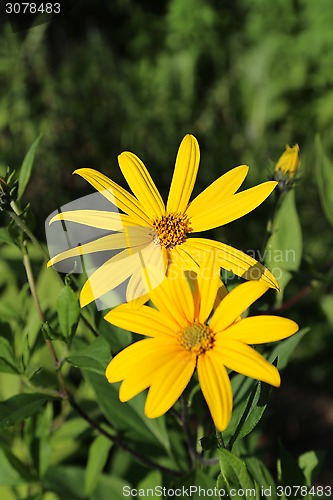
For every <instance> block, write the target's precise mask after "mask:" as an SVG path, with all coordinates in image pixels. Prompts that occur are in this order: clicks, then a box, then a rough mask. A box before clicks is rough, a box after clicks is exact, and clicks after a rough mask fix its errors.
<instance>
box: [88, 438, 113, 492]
mask: <svg viewBox="0 0 333 500" xmlns="http://www.w3.org/2000/svg"><path fill="white" fill-rule="evenodd" d="M111 446H112V443H111V441H110V440H109V439H107V438H106V437H105V436H97V438H96V439H95V440H94V442H93V443H92V444H91V446H90V448H89V455H88V463H87V468H86V474H85V478H84V491H85V494H86V496H90V495H91V494H92V493H93V491H94V490H95V489H96V486H97V482H98V480H99V477H100V475H101V472H102V470H103V468H104V466H105V464H106V461H107V458H108V455H109V451H110V448H111Z"/></svg>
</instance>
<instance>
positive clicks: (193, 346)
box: [178, 323, 215, 356]
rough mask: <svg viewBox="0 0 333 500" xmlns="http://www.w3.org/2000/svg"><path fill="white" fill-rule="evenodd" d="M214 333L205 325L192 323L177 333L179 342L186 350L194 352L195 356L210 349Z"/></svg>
mask: <svg viewBox="0 0 333 500" xmlns="http://www.w3.org/2000/svg"><path fill="white" fill-rule="evenodd" d="M214 338H215V334H214V332H212V330H211V329H210V328H209V326H207V325H203V324H201V323H192V325H189V326H187V327H186V328H184V330H182V331H181V332H180V334H179V338H178V340H179V343H180V345H181V346H183V347H184V349H186V350H187V351H191V352H193V353H195V354H196V355H197V356H198V355H199V354H202V353H204V352H206V351H209V350H210V349H212V347H213V345H214Z"/></svg>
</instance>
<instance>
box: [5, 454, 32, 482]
mask: <svg viewBox="0 0 333 500" xmlns="http://www.w3.org/2000/svg"><path fill="white" fill-rule="evenodd" d="M25 482H26V479H24V478H23V477H22V476H21V475H20V474H19V472H18V471H17V470H16V467H15V466H13V465H12V464H11V462H10V461H9V460H8V456H7V455H6V453H5V452H4V451H3V450H1V449H0V486H17V485H19V484H22V483H25Z"/></svg>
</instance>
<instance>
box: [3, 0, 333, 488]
mask: <svg viewBox="0 0 333 500" xmlns="http://www.w3.org/2000/svg"><path fill="white" fill-rule="evenodd" d="M2 16H3V20H4V19H5V18H4V14H2ZM332 23H333V4H332V2H331V0H320V1H318V2H314V1H312V0H294V1H287V0H276V1H275V2H267V1H264V0H252V1H249V0H237V1H234V2H227V1H221V0H211V1H209V2H206V1H204V0H168V1H166V2H154V1H152V0H142V1H140V2H139V1H134V0H113V1H112V2H111V1H109V2H104V3H102V2H100V3H99V4H98V6H97V4H94V3H93V2H87V1H83V0H81V1H80V2H79V3H78V4H77V5H76V7H75V8H73V9H72V10H70V11H69V12H67V13H66V14H64V15H62V16H59V17H55V18H54V19H53V20H52V21H51V22H49V23H45V24H41V25H39V26H37V27H34V28H32V29H30V30H26V31H21V32H13V30H12V26H11V24H10V23H9V22H8V21H6V20H5V22H3V23H2V25H1V28H0V88H1V94H0V174H1V175H2V176H4V175H5V173H6V169H7V166H9V167H10V170H11V171H12V170H16V172H18V171H19V168H20V165H21V163H22V160H23V158H24V156H25V154H26V152H27V151H28V149H29V148H30V146H31V144H32V143H33V141H34V140H35V139H36V138H37V137H38V136H39V135H40V134H42V139H41V140H40V143H39V145H38V147H37V150H36V155H35V162H34V170H33V172H32V176H31V178H30V182H29V184H28V186H27V189H26V191H25V193H24V197H23V200H22V206H25V205H26V204H27V203H28V202H29V203H30V205H31V209H32V213H33V215H34V222H33V228H34V229H33V230H34V233H35V234H36V235H37V237H38V239H39V240H40V241H41V242H42V243H43V242H45V229H44V221H45V218H46V217H47V216H48V215H49V213H51V212H52V211H54V210H55V209H56V208H57V207H58V206H60V205H61V204H64V203H66V202H69V201H71V200H73V199H75V198H77V197H80V196H83V195H84V194H88V193H90V192H91V189H90V188H89V186H87V185H86V184H85V183H84V181H82V179H80V178H76V176H72V175H71V174H72V171H73V170H75V169H76V168H81V167H93V168H96V169H98V170H101V171H102V172H104V173H106V174H107V175H109V176H110V177H112V178H113V179H114V180H116V181H117V182H119V183H121V184H123V185H124V181H123V179H122V178H121V175H120V172H119V168H118V166H117V159H116V158H117V155H118V154H119V153H120V152H121V151H123V150H129V151H133V152H135V153H136V154H137V155H138V156H139V157H140V158H141V159H142V160H143V161H144V162H145V164H146V165H147V166H148V168H149V170H150V172H151V174H152V176H153V178H155V179H156V183H157V184H158V187H159V188H160V189H161V192H162V194H164V195H165V194H166V192H167V189H168V186H169V182H170V178H171V173H172V168H173V163H174V157H175V153H176V150H177V147H178V145H179V143H180V140H181V139H182V137H183V136H184V135H185V134H186V133H193V134H194V135H195V136H196V137H197V138H198V140H199V144H200V147H201V158H202V160H201V170H200V171H199V177H198V182H197V185H196V192H199V191H200V190H201V189H203V188H204V187H206V186H207V185H208V184H209V183H210V182H211V181H213V180H214V179H215V178H217V177H218V176H219V175H221V173H223V172H225V171H226V170H228V169H230V168H231V167H233V166H236V165H239V164H243V163H245V164H248V165H250V174H249V176H248V178H247V180H246V183H245V187H249V186H252V185H254V184H255V183H257V182H260V181H264V180H266V179H269V178H271V177H272V175H273V169H274V163H275V162H276V161H277V159H278V157H279V156H280V154H281V153H282V152H283V150H284V146H285V144H287V143H289V144H290V145H293V144H295V143H298V144H299V146H300V152H301V171H300V176H299V179H298V181H297V184H296V187H295V195H296V206H297V211H298V216H299V219H300V222H301V226H302V233H303V257H302V262H301V264H300V268H299V269H298V270H296V271H293V273H292V274H293V279H292V281H290V282H289V284H288V285H287V286H286V289H285V291H284V296H283V303H284V304H286V305H285V309H284V311H286V315H288V317H290V318H292V319H295V320H296V321H297V322H298V323H299V324H300V326H301V327H302V328H304V327H310V331H309V333H308V334H307V335H305V336H304V338H303V339H302V341H301V343H300V344H299V345H298V347H297V349H296V350H295V351H294V355H293V357H292V360H291V362H290V364H289V365H288V367H287V368H286V370H285V371H284V373H283V386H282V388H281V389H280V390H279V391H274V392H273V395H272V401H271V406H270V407H269V408H270V411H269V412H267V413H266V415H265V418H264V420H263V422H262V425H261V430H262V433H263V434H262V435H263V436H264V437H262V438H261V439H262V441H261V444H263V443H264V445H265V446H264V448H265V452H264V453H265V460H266V464H267V465H268V466H269V467H270V468H271V469H272V470H273V469H274V467H275V462H276V454H277V448H278V438H277V437H276V436H280V438H281V441H282V443H283V444H284V445H285V446H286V447H287V448H288V450H289V451H290V452H291V453H293V454H294V455H295V456H296V455H299V454H300V453H303V452H305V451H307V450H309V449H326V451H327V455H326V462H325V463H324V466H323V469H322V472H321V475H320V476H319V479H318V481H319V483H318V484H333V476H332V471H331V470H330V468H329V466H328V464H329V462H330V460H332V458H333V455H332V443H333V396H332V384H331V380H332V376H333V368H332V362H331V360H332V352H333V336H332V329H333V312H332V311H333V297H332V289H333V273H332V261H331V259H332V247H333V235H332V225H331V223H332V219H333V216H332V206H333V199H332V195H329V192H330V193H332V192H333V189H332V191H329V192H328V187H329V186H330V185H331V184H330V183H332V177H333V166H332V163H331V162H330V160H329V158H333V142H332V137H333V72H332V58H333V31H332ZM318 135H319V136H320V137H321V143H320V142H319V139H318V138H317V142H316V140H315V138H316V136H317V137H318ZM321 144H322V145H323V147H322V146H321ZM323 151H325V152H326V153H325V154H326V156H323V155H324V153H323ZM323 163H324V164H325V167H324V168H325V170H324V172H325V173H324V174H322V172H323V170H322V165H323ZM322 175H324V176H325V177H324V182H322ZM318 179H319V182H318ZM268 206H269V204H268V205H265V206H263V207H260V208H259V209H257V210H256V211H255V212H253V213H251V214H250V215H248V216H247V217H246V223H245V219H243V220H241V221H236V222H234V223H232V224H230V225H229V226H228V227H226V228H223V230H222V229H219V230H217V231H216V232H215V233H212V236H214V237H217V238H218V239H221V238H222V239H223V241H226V242H232V244H233V245H234V246H236V247H238V248H240V249H242V250H244V251H246V250H250V249H260V248H261V247H262V242H263V240H264V238H265V227H266V224H267V220H268V216H267V210H268V208H267V207H268ZM0 221H1V223H2V226H3V228H2V229H1V241H2V243H1V244H0V245H1V246H0V287H1V293H2V295H1V302H0V325H1V330H0V334H1V338H2V339H5V340H3V342H2V343H3V352H4V350H6V349H10V353H12V354H13V366H14V368H13V367H12V368H10V367H9V368H8V359H7V358H8V356H7V354H6V356H5V358H6V359H7V364H6V363H5V362H4V363H3V364H4V365H6V367H7V368H6V369H5V368H1V371H2V373H1V375H0V381H1V386H0V396H1V400H6V399H8V398H10V397H12V396H14V395H16V394H18V393H19V392H20V391H22V390H23V387H26V386H25V385H24V384H28V386H29V377H30V375H31V374H30V375H29V377H28V376H26V378H25V379H24V380H23V381H22V376H21V375H19V374H18V373H16V372H15V370H16V368H15V366H16V362H17V361H14V357H15V359H16V360H19V363H21V368H22V366H23V365H24V363H27V364H29V366H30V369H31V371H33V369H36V370H37V369H39V368H40V367H41V368H42V369H41V371H40V372H39V373H37V374H36V375H35V377H36V378H34V383H35V384H40V383H41V379H43V380H42V382H43V384H42V385H44V384H46V385H48V387H49V388H50V389H54V390H55V389H56V388H57V387H58V385H57V380H56V378H55V374H54V369H53V368H52V364H51V361H49V360H48V359H47V356H48V355H47V351H46V348H45V347H43V342H44V341H43V335H42V333H41V331H40V318H39V317H38V315H37V312H36V311H35V310H34V308H33V303H32V299H31V297H30V292H29V289H28V287H27V285H26V283H25V282H26V278H25V270H24V267H23V264H22V256H21V253H20V251H19V250H18V249H17V247H15V246H14V245H10V244H8V241H7V240H8V237H7V236H6V234H7V233H6V231H7V230H6V229H5V227H4V226H5V225H6V224H7V222H8V220H7V218H6V214H5V213H4V212H0ZM6 238H7V239H6ZM30 256H31V260H32V263H33V272H34V273H35V276H36V278H38V292H39V295H40V298H41V302H42V306H43V310H44V312H45V314H46V319H47V320H48V321H49V323H50V324H56V317H55V312H54V310H55V309H54V304H55V303H56V302H57V300H58V294H59V290H60V285H59V283H58V281H57V279H56V277H55V275H54V273H53V271H52V270H46V269H45V263H44V262H43V261H42V260H41V258H40V256H39V254H38V252H37V251H36V250H35V249H34V248H33V247H31V250H30ZM74 288H75V286H74ZM295 296H296V299H295ZM89 312H90V313H91V315H94V313H93V309H92V310H91V311H89ZM94 322H95V326H97V327H100V329H104V335H105V337H107V335H108V333H107V330H108V328H110V325H103V322H101V323H99V319H98V318H97V317H95V316H94ZM102 325H103V326H102ZM13 333H14V339H15V340H14V341H13V339H12V334H13ZM89 335H90V337H89ZM75 339H76V340H75V342H77V344H76V348H77V349H79V348H83V347H84V346H85V345H86V344H87V342H88V341H89V342H91V341H92V339H93V336H92V334H89V333H87V332H86V331H85V330H84V325H83V326H82V325H81V326H79V329H78V332H77V336H76V337H75ZM117 339H118V341H119V348H120V347H121V346H122V345H123V343H125V344H126V340H125V341H124V340H123V339H124V336H122V335H121V334H119V335H118V337H117ZM55 344H57V342H56V343H55ZM8 346H9V347H8ZM6 353H7V351H6ZM12 354H10V355H12ZM14 354H15V356H14ZM31 359H32V361H31ZM103 361H104V360H103ZM105 361H106V360H105ZM22 364H23V365H22ZM21 368H20V370H21ZM64 370H65V373H66V376H67V377H68V380H69V381H70V386H71V389H72V390H75V391H77V392H76V394H77V397H78V398H79V399H81V400H82V401H83V402H84V405H85V408H86V410H87V411H88V410H89V411H91V412H92V413H93V415H94V416H95V417H96V418H97V420H99V419H100V413H99V410H98V408H97V406H96V404H95V402H94V393H93V387H94V375H91V373H93V372H90V375H87V376H85V378H84V379H82V377H81V375H80V372H79V371H78V370H77V369H76V368H74V367H70V365H69V364H67V365H66V367H65V368H64ZM21 372H22V370H21ZM38 377H40V379H39V378H38ZM23 378H24V377H23ZM22 384H23V385H22ZM44 403H45V401H43V402H42V403H41V405H43V408H45V404H44ZM59 405H60V403H59ZM59 405H58V406H59ZM58 406H57V403H53V404H51V403H48V404H47V406H46V409H44V410H43V412H40V413H37V414H35V416H33V417H31V418H30V419H28V420H26V424H25V426H23V424H21V425H19V426H16V427H10V429H9V431H8V430H4V431H3V433H2V434H1V438H0V445H2V447H3V450H5V451H0V464H1V463H2V465H1V466H0V468H1V470H2V471H5V472H1V471H0V484H1V485H3V486H2V488H4V489H3V494H4V495H7V496H8V498H26V496H27V495H26V496H24V495H25V494H26V491H27V490H24V489H20V488H21V487H20V486H19V485H20V484H21V483H24V480H22V477H23V479H24V477H25V476H24V474H29V473H32V472H31V471H32V470H33V471H34V472H33V474H36V478H37V477H43V474H44V473H45V471H46V469H47V467H48V464H51V465H53V466H54V467H53V469H52V471H53V472H52V473H51V474H49V476H48V478H47V481H46V484H47V485H48V488H50V490H52V491H53V492H57V493H58V495H60V497H61V498H63V497H62V496H61V495H62V494H64V492H66V495H67V496H66V498H84V496H80V494H79V493H78V492H75V491H71V490H68V489H66V488H69V487H70V486H69V485H70V483H71V481H74V479H73V478H74V475H75V474H76V472H77V470H79V471H80V470H82V471H83V470H84V467H85V465H86V463H87V460H88V455H89V453H91V443H92V442H93V440H94V439H95V437H96V435H95V434H94V432H93V430H92V429H91V427H90V426H89V425H88V424H87V422H85V421H84V420H83V419H80V418H79V416H78V415H77V414H75V412H74V410H73V408H71V407H66V408H65V409H64V411H60V408H59V407H58ZM4 418H5V417H4ZM0 419H1V417H0ZM51 423H52V425H51ZM49 424H50V425H49ZM22 436H23V437H22ZM265 440H266V441H265ZM99 446H100V447H101V448H100V447H99V448H98V449H99V450H100V449H102V450H104V451H103V453H104V454H105V456H106V462H105V464H106V465H104V463H103V466H104V471H105V473H106V474H109V475H110V474H111V475H113V476H112V477H114V481H115V482H113V484H116V485H117V484H118V483H117V481H118V482H119V484H118V486H119V485H120V484H122V483H121V481H123V480H125V479H126V478H128V477H131V474H132V472H133V467H134V465H133V462H132V461H131V459H130V458H127V455H126V454H125V453H124V452H122V451H119V450H115V449H112V450H111V451H110V450H109V444H108V443H106V444H105V442H103V443H99ZM6 450H7V451H6ZM8 450H12V453H13V454H12V455H9V451H8ZM27 450H29V451H27ZM89 450H90V451H89ZM8 457H10V459H9V458H8ZM13 457H14V458H13ZM15 457H16V459H15ZM17 457H19V458H17ZM108 457H109V458H108ZM111 458H112V460H111ZM15 460H20V461H21V462H22V464H25V465H24V467H25V468H23V469H22V470H19V467H16V466H15V463H14V462H15ZM1 461H2V462H1ZM134 463H135V462H134ZM59 464H62V465H59ZM64 464H65V465H68V466H69V468H68V469H67V470H68V471H70V472H69V473H68V474H69V479H68V481H67V482H66V480H65V479H64V483H63V486H62V488H63V490H62V491H61V488H60V493H59V489H58V490H57V487H56V486H57V481H59V478H58V476H57V474H59V477H64V476H61V474H63V473H64V470H65V469H61V467H63V466H64ZM325 464H326V465H325ZM16 465H17V464H16ZM6 467H7V469H6ZM22 467H23V466H22ZM57 467H58V469H57ZM71 467H72V468H71ZM73 467H76V469H73ZM80 468H81V469H80ZM18 470H19V472H17V471H18ZM73 470H75V471H76V472H75V474H74V472H73V474H74V475H73V476H71V473H72V471H73ZM36 471H37V472H36ZM52 474H53V475H52ZM80 474H81V473H80V472H79V473H78V475H76V476H75V480H77V481H78V482H79V483H80V481H81V482H82V477H81V476H80ZM82 474H83V472H82ZM136 474H137V475H136V476H135V477H137V478H138V479H137V481H140V480H142V478H143V477H144V473H143V472H142V471H141V469H139V472H136ZM96 477H97V476H96ZM6 478H7V479H6ZM8 478H9V479H8ZM10 478H11V479H10ZM36 478H35V481H37V479H36ZM78 478H79V479H78ZM119 478H120V479H119ZM30 479H31V478H30ZM6 481H7V482H6ZM31 481H32V480H31ZM103 481H104V479H103ZM103 481H102V483H103ZM105 481H107V480H106V479H105ZM102 483H99V486H98V488H100V491H101V492H102V489H103V487H105V488H106V489H105V490H103V491H104V493H103V492H102V493H100V496H99V497H98V496H95V497H93V498H108V496H103V495H104V494H106V493H105V491H107V488H109V487H110V486H109V485H108V484H107V483H105V485H104V486H103V484H102ZM50 485H51V486H50ZM13 488H14V489H13ZM15 488H16V489H15ZM58 488H59V486H58ZM87 488H88V489H87V491H89V487H87ZM46 489H47V488H46ZM74 490H75V488H74ZM0 491H1V488H0ZM28 494H31V495H33V494H35V491H34V490H33V489H31V490H29V491H28ZM50 495H51V494H50ZM54 495H55V493H54ZM71 495H72V496H71ZM75 495H77V496H75ZM96 495H97V494H96ZM87 497H88V498H90V496H89V495H88V496H87ZM3 498H5V497H3ZM36 498H37V497H36ZM50 498H57V497H53V496H52V495H51V496H50ZM115 498H116V497H115Z"/></svg>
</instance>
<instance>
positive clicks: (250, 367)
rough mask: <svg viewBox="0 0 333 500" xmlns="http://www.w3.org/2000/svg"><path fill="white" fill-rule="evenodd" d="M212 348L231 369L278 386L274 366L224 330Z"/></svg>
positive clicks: (278, 381) (277, 377) (278, 378)
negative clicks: (230, 336) (231, 337)
mask: <svg viewBox="0 0 333 500" xmlns="http://www.w3.org/2000/svg"><path fill="white" fill-rule="evenodd" d="M242 321H244V320H242ZM214 350H216V352H218V353H219V354H220V356H221V359H223V364H224V365H225V366H227V367H228V368H230V369H231V370H234V371H236V372H238V373H241V374H242V375H245V376H246V377H251V378H254V379H256V380H261V381H262V382H266V383H268V384H271V385H274V386H275V387H279V385H280V383H281V380H280V374H279V372H278V370H277V369H276V368H275V366H273V365H271V364H270V363H269V362H268V361H267V360H266V359H265V358H264V357H263V356H262V355H261V354H259V353H258V352H257V351H255V350H254V349H252V347H249V346H248V345H246V344H243V342H239V341H238V340H233V339H230V338H229V337H228V336H227V334H226V332H225V333H224V335H220V336H219V338H218V340H216V343H215V346H214Z"/></svg>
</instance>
